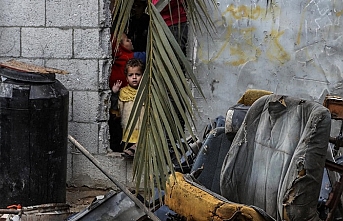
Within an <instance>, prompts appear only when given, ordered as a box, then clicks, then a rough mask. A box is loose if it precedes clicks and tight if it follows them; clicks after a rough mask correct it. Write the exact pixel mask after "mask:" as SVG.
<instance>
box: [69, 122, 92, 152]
mask: <svg viewBox="0 0 343 221" xmlns="http://www.w3.org/2000/svg"><path fill="white" fill-rule="evenodd" d="M68 126H69V128H68V130H69V134H70V135H71V136H72V137H74V138H75V139H76V140H77V141H78V142H79V143H80V144H81V145H82V146H84V147H85V148H86V149H87V150H88V151H89V152H90V153H92V154H98V152H99V148H98V142H99V141H98V139H99V138H98V130H99V126H98V123H92V124H90V123H75V122H69V124H68Z"/></svg>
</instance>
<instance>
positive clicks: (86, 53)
mask: <svg viewBox="0 0 343 221" xmlns="http://www.w3.org/2000/svg"><path fill="white" fill-rule="evenodd" d="M99 41H100V42H101V41H102V39H100V30H99V29H75V30H74V57H75V58H98V57H103V55H102V54H104V53H105V52H104V51H103V50H102V48H101V47H100V42H99ZM107 41H108V39H107Z"/></svg>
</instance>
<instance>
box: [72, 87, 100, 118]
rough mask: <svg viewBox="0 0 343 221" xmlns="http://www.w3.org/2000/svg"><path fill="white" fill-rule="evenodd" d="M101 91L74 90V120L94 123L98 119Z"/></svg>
mask: <svg viewBox="0 0 343 221" xmlns="http://www.w3.org/2000/svg"><path fill="white" fill-rule="evenodd" d="M99 105H101V104H100V102H99V93H98V92H97V91H74V92H73V121H75V122H82V123H93V122H96V120H97V115H98V106H99Z"/></svg>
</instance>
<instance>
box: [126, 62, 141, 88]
mask: <svg viewBox="0 0 343 221" xmlns="http://www.w3.org/2000/svg"><path fill="white" fill-rule="evenodd" d="M142 76H143V73H142V71H141V68H140V67H128V68H127V75H126V80H127V82H128V84H129V85H130V86H131V87H133V88H135V89H137V88H138V86H139V83H140V82H141V79H142Z"/></svg>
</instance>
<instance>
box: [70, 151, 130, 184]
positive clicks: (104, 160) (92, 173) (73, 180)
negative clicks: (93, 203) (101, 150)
mask: <svg viewBox="0 0 343 221" xmlns="http://www.w3.org/2000/svg"><path fill="white" fill-rule="evenodd" d="M94 157H95V158H96V159H97V160H98V161H99V162H100V164H101V167H102V168H103V169H105V170H106V171H107V172H109V174H110V175H111V176H112V177H113V178H114V179H116V180H117V181H118V182H120V183H122V184H124V185H125V186H127V187H133V185H132V164H133V163H132V161H126V160H123V158H122V157H120V156H118V155H94ZM71 159H72V160H70V161H69V164H70V163H71V162H72V164H70V165H68V168H71V171H72V172H71V173H68V176H70V177H68V179H67V182H68V184H69V185H72V186H87V187H91V188H108V187H113V188H116V186H115V184H114V183H113V182H112V181H110V179H109V178H107V176H105V175H104V174H103V173H102V172H101V171H100V170H99V169H98V168H97V167H96V166H95V165H94V164H93V163H92V162H90V161H89V160H88V159H87V158H86V157H85V156H83V155H82V153H78V152H75V153H73V154H71Z"/></svg>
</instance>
